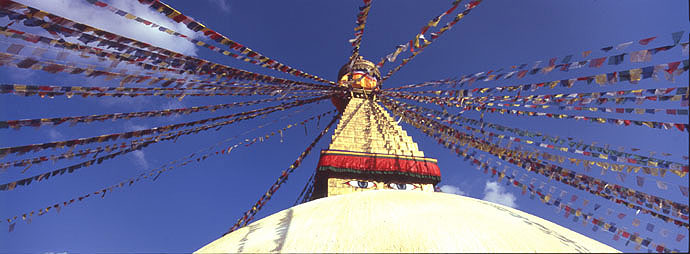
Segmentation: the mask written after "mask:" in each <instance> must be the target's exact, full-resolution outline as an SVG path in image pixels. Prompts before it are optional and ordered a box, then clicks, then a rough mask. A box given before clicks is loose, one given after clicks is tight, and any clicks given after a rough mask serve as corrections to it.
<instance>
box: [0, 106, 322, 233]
mask: <svg viewBox="0 0 690 254" xmlns="http://www.w3.org/2000/svg"><path fill="white" fill-rule="evenodd" d="M334 112H335V111H334V110H332V111H328V112H325V113H322V114H320V115H318V116H312V117H310V118H308V119H305V120H303V121H301V122H299V123H295V124H289V125H288V126H287V127H283V128H282V129H281V130H283V131H284V130H287V129H289V128H290V127H289V126H294V125H297V124H304V123H306V122H308V121H313V120H314V119H315V118H320V117H321V116H325V115H328V114H331V113H334ZM277 121H278V120H277V119H276V120H274V121H273V122H274V123H275V122H277ZM264 126H265V125H261V126H256V127H254V128H253V130H257V129H260V128H262V127H264ZM253 130H248V131H246V132H245V133H248V132H251V131H253ZM275 134H276V132H275V131H273V132H271V133H269V134H266V135H262V136H260V137H261V138H265V139H262V140H267V139H268V138H269V137H272V136H274V135H275ZM234 138H235V137H233V138H228V139H225V140H223V141H221V142H218V143H216V144H215V145H213V146H211V147H209V148H207V149H206V151H207V152H203V150H202V151H199V152H195V153H192V154H189V155H187V156H185V157H182V158H180V159H176V160H172V161H169V162H167V163H165V164H164V165H162V166H160V167H158V168H155V169H151V170H148V172H143V173H141V174H139V175H138V176H136V177H132V178H130V179H127V180H124V181H122V182H120V183H118V184H115V185H112V186H109V187H105V188H102V189H99V190H98V191H95V192H91V193H87V194H86V195H82V196H79V197H77V198H73V199H70V200H68V201H64V202H62V203H56V204H54V205H52V206H48V207H45V208H41V209H38V210H34V211H31V212H27V213H24V214H22V215H21V216H13V217H11V218H6V219H5V220H1V221H0V222H2V221H7V223H9V227H10V230H9V231H10V232H11V231H13V230H14V227H15V223H16V220H18V219H19V218H21V219H22V220H25V221H26V220H27V218H28V219H29V220H30V218H31V217H32V216H33V215H34V214H38V216H41V215H43V214H46V213H47V212H49V211H50V210H51V209H53V208H54V210H56V211H57V212H60V209H61V208H64V207H67V206H68V205H71V204H72V203H74V202H76V201H80V202H81V201H83V200H85V199H86V198H89V197H91V196H92V195H93V196H97V195H100V196H101V198H104V197H105V193H106V192H108V191H110V192H112V191H113V190H114V189H116V188H122V187H125V185H127V186H131V185H132V184H134V183H137V182H139V181H141V180H145V179H147V178H149V177H152V178H153V179H152V181H154V180H155V179H157V178H158V177H159V176H160V175H161V174H162V173H164V172H167V171H170V170H172V169H175V168H178V167H182V166H185V165H187V164H189V163H192V162H194V161H197V162H200V161H201V160H205V159H207V158H209V157H211V156H214V155H223V154H226V150H228V148H222V149H221V150H220V151H215V152H214V151H213V150H214V149H216V147H218V146H219V145H220V144H222V143H225V142H228V141H230V140H232V139H234ZM252 140H254V141H253V142H250V143H247V144H246V145H245V146H249V145H251V144H254V143H256V142H255V140H257V138H254V139H252ZM244 143H245V141H240V142H239V143H238V144H235V145H234V146H233V145H231V146H230V147H239V146H240V145H242V144H244ZM154 176H155V177H154Z"/></svg>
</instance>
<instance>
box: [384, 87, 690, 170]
mask: <svg viewBox="0 0 690 254" xmlns="http://www.w3.org/2000/svg"><path fill="white" fill-rule="evenodd" d="M394 103H396V105H401V106H402V107H404V108H405V109H406V110H411V111H413V112H420V113H422V112H424V113H426V115H427V116H431V117H435V118H439V117H440V118H443V119H446V120H444V121H445V122H449V123H452V124H455V125H458V126H461V127H462V124H460V123H458V122H457V121H460V122H462V123H467V124H472V125H474V126H480V125H481V126H486V127H489V128H492V129H495V130H499V131H508V132H511V133H514V134H517V135H520V136H522V137H528V138H535V139H536V138H538V137H542V139H541V141H549V142H550V143H554V144H555V145H553V144H547V143H543V142H538V141H533V140H529V139H523V140H521V139H518V138H514V137H511V138H510V139H511V141H510V142H513V141H517V142H520V141H522V142H524V143H527V144H532V145H535V146H539V147H542V148H551V149H555V150H559V151H564V152H571V153H576V154H581V155H586V156H591V157H595V158H599V159H608V160H612V161H615V162H620V163H632V164H638V165H641V166H651V167H661V169H653V170H652V169H645V170H643V172H645V173H647V174H653V175H662V176H663V175H664V174H663V172H662V173H658V172H659V171H661V170H668V171H671V172H674V173H675V174H676V175H678V176H680V177H683V176H685V174H687V173H688V171H690V170H689V166H688V165H687V164H680V163H675V162H671V161H666V160H662V159H657V158H652V157H647V156H640V155H636V154H631V153H625V152H621V151H617V150H613V149H608V148H604V147H598V146H595V145H594V144H592V145H587V144H583V143H582V142H574V141H572V140H574V138H572V137H566V138H558V137H552V136H549V135H546V134H542V133H535V132H531V131H528V130H524V129H518V128H512V127H507V126H503V125H499V124H495V123H490V122H480V121H477V120H474V119H469V118H465V117H462V116H460V115H450V114H448V113H447V112H439V111H436V110H433V109H428V108H424V107H419V106H414V105H411V104H407V103H404V102H400V101H394ZM465 128H466V129H468V130H473V131H477V129H474V128H470V127H467V126H466V127H465ZM482 132H483V133H489V136H490V137H492V136H496V137H498V136H501V135H498V134H495V133H491V132H487V131H485V130H482ZM566 143H567V144H568V147H565V146H563V145H564V144H566ZM581 161H584V162H587V161H585V160H581ZM587 163H589V162H587ZM576 164H579V163H577V161H576ZM597 165H599V164H597ZM603 165H604V166H606V165H608V164H603ZM606 167H608V166H606ZM633 168H634V169H635V173H637V172H638V171H639V170H640V169H641V167H628V166H626V170H627V172H628V173H630V172H631V170H632V169H633Z"/></svg>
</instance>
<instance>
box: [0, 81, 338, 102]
mask: <svg viewBox="0 0 690 254" xmlns="http://www.w3.org/2000/svg"><path fill="white" fill-rule="evenodd" d="M222 91H230V92H226V93H223V92H222ZM174 92H178V93H174ZM329 93H333V92H328V91H314V92H311V91H308V92H301V91H300V90H299V89H294V90H293V91H285V90H282V89H277V88H271V87H267V88H257V87H224V88H222V89H219V88H215V87H213V88H204V89H196V88H172V87H146V88H144V87H98V86H84V87H82V86H36V85H19V84H0V94H14V95H19V96H31V95H38V96H40V97H41V98H45V97H49V98H54V97H55V96H67V98H72V97H73V96H74V95H78V96H82V97H84V98H86V97H89V96H93V97H103V96H112V97H122V96H129V97H138V96H165V97H168V98H178V99H179V98H181V97H183V96H231V95H240V96H245V95H246V96H249V95H270V96H277V95H287V94H298V95H302V96H311V95H324V94H329Z"/></svg>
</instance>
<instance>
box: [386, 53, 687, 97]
mask: <svg viewBox="0 0 690 254" xmlns="http://www.w3.org/2000/svg"><path fill="white" fill-rule="evenodd" d="M676 45H677V44H673V45H668V46H660V47H655V48H649V49H644V50H639V51H634V52H630V53H622V54H618V55H613V56H607V57H600V58H595V59H585V60H581V61H577V62H565V59H564V61H563V63H561V64H558V65H552V66H548V67H543V68H539V67H536V66H538V63H540V62H541V61H537V62H536V65H535V67H534V68H532V69H528V70H522V69H523V68H524V67H525V66H527V64H523V65H521V66H520V67H516V66H512V67H511V68H500V69H499V71H501V70H504V69H507V71H505V72H502V73H498V71H497V72H494V71H482V72H477V73H474V74H466V75H463V76H462V78H461V82H459V84H468V85H469V84H472V83H473V82H475V81H492V80H499V79H504V80H506V79H510V78H512V77H515V78H517V79H520V78H523V77H525V76H526V74H528V73H529V74H531V75H534V74H536V73H540V72H541V73H544V74H548V73H549V72H550V71H551V70H554V69H559V70H560V71H569V70H573V69H579V68H582V67H589V68H599V67H601V66H602V65H603V64H604V63H605V62H607V59H608V63H609V64H610V65H618V64H620V63H622V62H623V60H624V58H625V55H629V56H630V61H631V62H648V61H651V58H652V56H653V55H654V54H657V53H659V52H662V51H668V50H670V49H672V48H674V47H675V46H676ZM680 45H681V47H683V49H684V50H685V49H686V48H687V43H681V44H680ZM686 54H687V52H684V53H683V55H686ZM569 56H571V55H569ZM584 57H587V56H584ZM571 58H572V57H570V58H567V60H570V59H571ZM552 59H555V58H552ZM516 69H517V70H516ZM429 85H436V86H438V84H426V85H424V86H429ZM414 87H421V86H414ZM406 88H413V87H409V86H401V87H394V88H386V89H384V90H400V89H406Z"/></svg>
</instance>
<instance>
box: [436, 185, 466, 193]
mask: <svg viewBox="0 0 690 254" xmlns="http://www.w3.org/2000/svg"><path fill="white" fill-rule="evenodd" d="M440 189H441V192H444V193H449V194H455V195H461V196H465V194H466V193H465V192H464V191H462V190H461V189H460V188H458V187H456V186H453V185H447V184H446V185H441V187H440Z"/></svg>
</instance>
